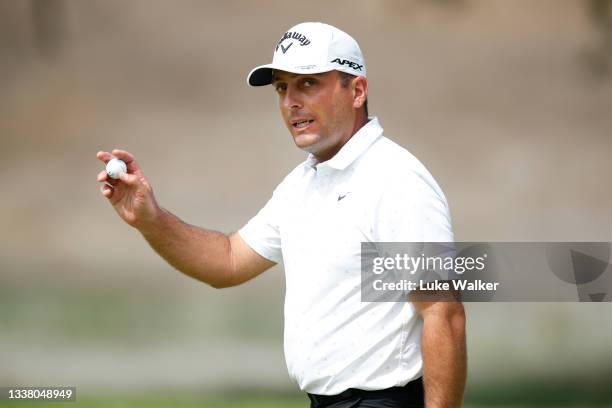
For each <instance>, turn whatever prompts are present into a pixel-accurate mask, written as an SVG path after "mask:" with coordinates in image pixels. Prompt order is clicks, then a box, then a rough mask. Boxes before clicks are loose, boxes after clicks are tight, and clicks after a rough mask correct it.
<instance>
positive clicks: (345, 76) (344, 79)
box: [338, 71, 370, 118]
mask: <svg viewBox="0 0 612 408" xmlns="http://www.w3.org/2000/svg"><path fill="white" fill-rule="evenodd" d="M338 74H339V75H340V85H342V86H343V87H344V88H346V87H347V86H349V84H350V83H351V81H352V80H353V79H355V78H356V77H357V75H353V74H349V73H346V72H342V71H338ZM363 107H364V108H365V114H366V118H367V117H368V116H370V115H369V114H368V98H366V100H365V102H364V103H363Z"/></svg>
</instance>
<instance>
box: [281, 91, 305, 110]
mask: <svg viewBox="0 0 612 408" xmlns="http://www.w3.org/2000/svg"><path fill="white" fill-rule="evenodd" d="M283 105H284V106H285V108H287V109H292V110H294V109H300V108H301V107H302V98H301V96H300V94H299V92H298V91H297V90H296V89H295V88H293V87H290V86H288V87H287V89H286V90H285V98H284V100H283Z"/></svg>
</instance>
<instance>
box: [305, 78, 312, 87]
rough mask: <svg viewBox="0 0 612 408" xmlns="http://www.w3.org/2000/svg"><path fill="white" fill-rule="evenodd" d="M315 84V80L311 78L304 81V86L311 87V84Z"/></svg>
mask: <svg viewBox="0 0 612 408" xmlns="http://www.w3.org/2000/svg"><path fill="white" fill-rule="evenodd" d="M313 85H314V81H312V80H310V79H307V80H305V81H304V86H305V87H307V88H308V87H310V86H313Z"/></svg>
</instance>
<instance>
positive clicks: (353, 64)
mask: <svg viewBox="0 0 612 408" xmlns="http://www.w3.org/2000/svg"><path fill="white" fill-rule="evenodd" d="M334 62H335V63H336V64H340V65H348V66H349V67H351V68H353V69H354V70H359V71H361V70H362V69H361V68H363V65H359V64H357V63H356V62H353V61H349V60H345V59H343V60H341V59H340V58H336V59H334V60H332V63H334Z"/></svg>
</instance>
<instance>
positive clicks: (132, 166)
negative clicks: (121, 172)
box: [112, 149, 140, 173]
mask: <svg viewBox="0 0 612 408" xmlns="http://www.w3.org/2000/svg"><path fill="white" fill-rule="evenodd" d="M112 153H113V156H114V157H116V158H118V159H121V160H123V161H124V162H125V164H126V165H127V170H128V172H129V173H134V172H136V171H138V170H140V167H138V164H136V160H134V156H133V155H132V154H131V153H129V152H126V151H125V150H121V149H113V151H112Z"/></svg>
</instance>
